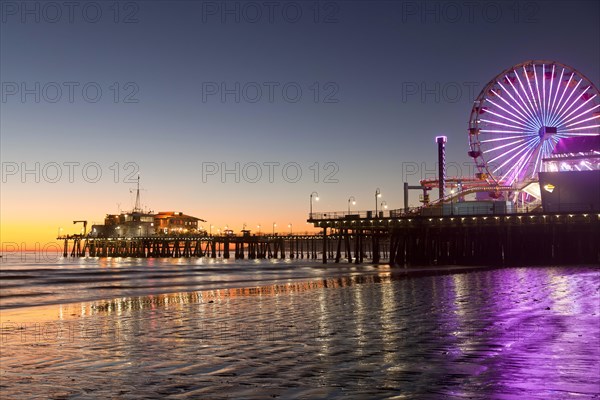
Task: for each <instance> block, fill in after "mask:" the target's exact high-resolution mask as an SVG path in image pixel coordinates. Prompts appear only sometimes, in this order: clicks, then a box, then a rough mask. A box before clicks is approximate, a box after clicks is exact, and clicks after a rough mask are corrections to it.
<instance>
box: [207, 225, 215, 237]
mask: <svg viewBox="0 0 600 400" xmlns="http://www.w3.org/2000/svg"><path fill="white" fill-rule="evenodd" d="M212 228H214V225H211V226H210V230H209V232H208V234H209V235H210V236H212Z"/></svg>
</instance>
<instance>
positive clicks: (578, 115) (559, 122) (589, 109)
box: [557, 95, 600, 126]
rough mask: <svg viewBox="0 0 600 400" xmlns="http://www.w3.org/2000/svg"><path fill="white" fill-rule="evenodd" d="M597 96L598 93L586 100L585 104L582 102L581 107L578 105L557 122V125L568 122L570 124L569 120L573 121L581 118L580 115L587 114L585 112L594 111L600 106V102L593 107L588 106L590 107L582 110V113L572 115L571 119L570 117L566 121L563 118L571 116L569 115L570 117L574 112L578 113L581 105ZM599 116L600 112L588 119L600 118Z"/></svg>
mask: <svg viewBox="0 0 600 400" xmlns="http://www.w3.org/2000/svg"><path fill="white" fill-rule="evenodd" d="M595 97H596V95H594V97H591V98H589V99H587V100H586V101H585V102H584V103H583V104H581V105H580V106H579V107H577V108H576V109H574V110H573V111H571V112H570V113H569V115H565V116H564V117H563V118H562V119H561V120H560V121H558V124H557V125H566V124H568V123H569V122H571V121H573V120H574V119H577V118H579V117H581V116H583V115H585V114H587V113H591V112H592V111H594V110H595V109H596V108H600V104H597V105H595V106H594V107H592V108H588V109H587V110H585V111H584V112H582V113H580V114H577V115H576V116H574V117H572V118H571V119H568V120H566V121H563V120H565V119H567V118H569V117H570V116H571V115H572V114H573V113H576V112H577V111H579V109H580V108H581V107H583V106H585V105H586V104H587V103H589V102H590V101H591V100H592V99H594V98H595ZM599 117H600V114H599V115H596V116H593V117H591V118H588V119H587V120H586V121H589V120H590V119H594V118H599ZM567 126H568V125H567Z"/></svg>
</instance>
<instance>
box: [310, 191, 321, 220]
mask: <svg viewBox="0 0 600 400" xmlns="http://www.w3.org/2000/svg"><path fill="white" fill-rule="evenodd" d="M313 196H314V197H315V200H316V201H319V193H317V192H312V193H311V194H310V215H309V218H312V213H313Z"/></svg>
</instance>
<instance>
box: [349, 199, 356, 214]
mask: <svg viewBox="0 0 600 400" xmlns="http://www.w3.org/2000/svg"><path fill="white" fill-rule="evenodd" d="M350 203H352V205H356V199H355V198H354V196H350V197H349V198H348V214H350Z"/></svg>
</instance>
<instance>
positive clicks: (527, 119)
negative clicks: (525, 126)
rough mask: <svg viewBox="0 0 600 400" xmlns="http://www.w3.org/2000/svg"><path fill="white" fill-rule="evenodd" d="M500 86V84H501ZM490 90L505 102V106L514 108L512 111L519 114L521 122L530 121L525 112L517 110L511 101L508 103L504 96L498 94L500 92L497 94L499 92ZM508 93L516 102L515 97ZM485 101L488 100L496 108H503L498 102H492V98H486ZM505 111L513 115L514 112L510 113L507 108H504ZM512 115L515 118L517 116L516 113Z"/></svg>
mask: <svg viewBox="0 0 600 400" xmlns="http://www.w3.org/2000/svg"><path fill="white" fill-rule="evenodd" d="M501 87H502V86H501ZM503 90H504V91H505V92H506V89H503ZM491 92H492V93H493V94H494V95H495V96H497V97H498V98H499V99H500V100H502V101H503V102H504V104H506V105H507V106H509V107H510V108H512V109H513V110H514V111H515V112H516V113H517V114H519V116H520V119H521V120H522V121H523V122H530V118H529V117H528V116H527V115H525V114H523V113H522V112H521V111H519V109H517V108H516V107H515V106H514V105H513V104H511V103H510V102H509V101H508V100H506V99H505V98H504V97H502V96H500V94H499V93H497V92H496V91H495V90H493V89H492V90H491ZM508 95H509V96H510V97H511V99H513V101H515V102H516V100H515V99H514V98H513V97H512V95H511V94H510V93H508ZM487 101H489V102H490V103H492V104H494V105H495V106H496V107H498V108H501V109H503V110H504V108H502V107H501V106H500V105H499V104H496V103H494V102H493V101H492V100H490V99H487ZM505 111H506V112H507V113H510V114H511V115H514V114H512V113H511V112H510V111H508V110H505ZM514 116H515V117H516V118H518V117H517V115H514Z"/></svg>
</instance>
